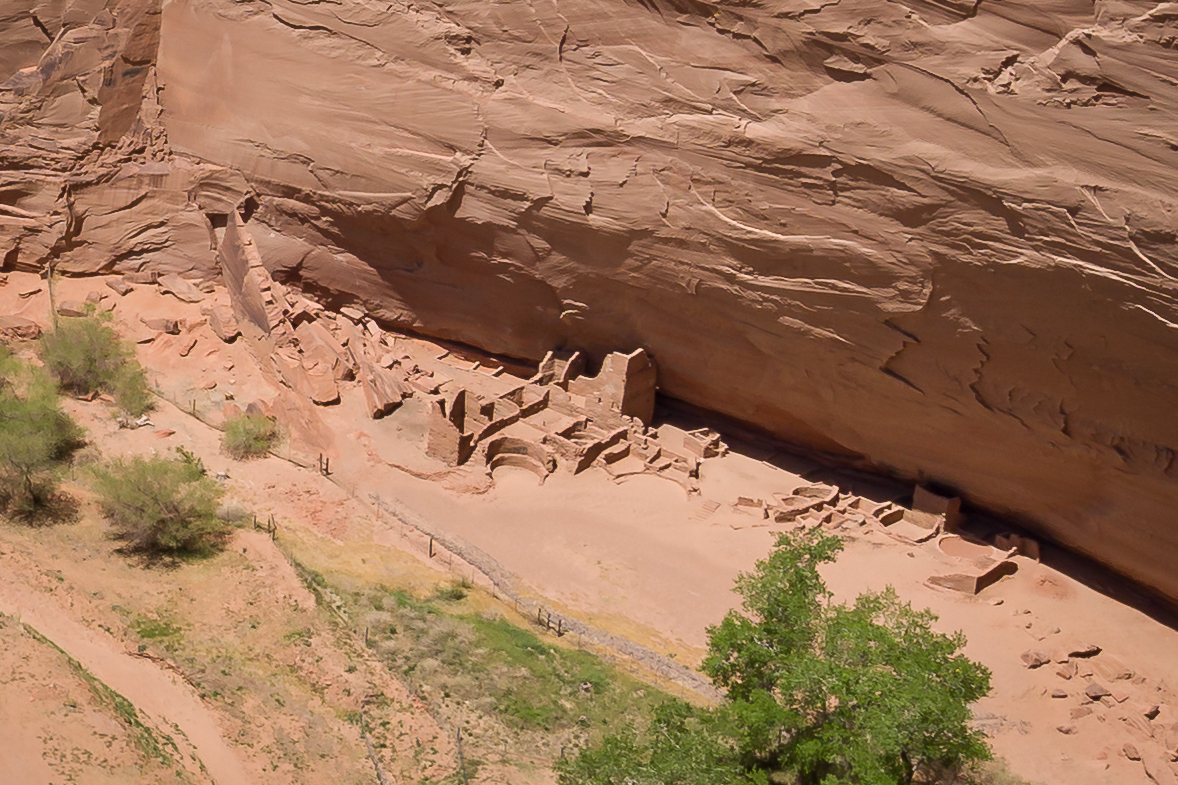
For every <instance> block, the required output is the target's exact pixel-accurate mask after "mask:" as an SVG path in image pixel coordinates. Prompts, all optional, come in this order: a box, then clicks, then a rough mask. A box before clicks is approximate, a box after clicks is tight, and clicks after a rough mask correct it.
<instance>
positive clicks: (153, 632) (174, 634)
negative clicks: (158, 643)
mask: <svg viewBox="0 0 1178 785" xmlns="http://www.w3.org/2000/svg"><path fill="white" fill-rule="evenodd" d="M131 627H132V628H133V629H134V630H135V632H137V633H138V634H139V637H140V638H144V639H146V640H158V639H160V638H178V637H179V636H180V635H181V634H182V633H183V630H181V629H180V627H178V626H176V625H175V624H172V623H171V622H168V621H163V620H161V619H136V620H135V621H134V622H132V623H131Z"/></svg>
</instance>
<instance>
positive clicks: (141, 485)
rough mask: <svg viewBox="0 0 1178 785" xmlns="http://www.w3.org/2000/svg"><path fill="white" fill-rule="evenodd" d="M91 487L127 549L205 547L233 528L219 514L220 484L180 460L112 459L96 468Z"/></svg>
mask: <svg viewBox="0 0 1178 785" xmlns="http://www.w3.org/2000/svg"><path fill="white" fill-rule="evenodd" d="M94 490H95V491H96V492H97V494H98V504H99V507H100V508H101V509H102V512H103V514H104V515H106V517H107V519H108V520H109V521H110V522H111V525H112V527H113V529H114V534H115V536H116V537H117V538H118V539H121V540H123V541H124V542H125V543H126V544H127V548H128V550H131V551H138V552H144V553H152V554H184V553H190V554H203V553H208V552H209V551H210V550H211V549H212V548H214V547H215V546H217V545H219V544H220V543H221V542H222V541H223V540H224V538H225V536H226V535H227V534H228V533H229V532H230V531H231V530H232V527H231V526H230V525H229V524H227V523H226V522H224V521H222V520H221V519H220V518H218V517H217V505H218V502H219V501H220V498H221V495H222V493H223V490H222V489H221V488H220V487H219V486H218V485H217V483H216V482H215V481H213V480H212V479H210V478H208V477H205V476H204V475H202V474H201V473H200V471H199V469H197V468H196V467H195V466H193V465H192V464H190V463H187V462H185V461H182V460H172V459H168V458H140V457H136V458H130V459H119V460H114V461H111V462H109V463H107V464H105V465H104V466H101V467H99V468H97V469H95V470H94Z"/></svg>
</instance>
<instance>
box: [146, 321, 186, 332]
mask: <svg viewBox="0 0 1178 785" xmlns="http://www.w3.org/2000/svg"><path fill="white" fill-rule="evenodd" d="M140 321H141V322H143V323H144V324H145V325H147V326H148V327H150V328H151V329H153V330H156V331H158V332H161V333H167V334H168V335H179V334H180V322H179V321H177V320H176V319H165V318H158V319H140Z"/></svg>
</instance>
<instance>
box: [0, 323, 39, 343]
mask: <svg viewBox="0 0 1178 785" xmlns="http://www.w3.org/2000/svg"><path fill="white" fill-rule="evenodd" d="M40 337H41V325H39V324H37V323H36V322H34V321H33V320H32V319H26V318H25V317H23V316H0V343H14V342H16V341H35V340H36V339H37V338H40Z"/></svg>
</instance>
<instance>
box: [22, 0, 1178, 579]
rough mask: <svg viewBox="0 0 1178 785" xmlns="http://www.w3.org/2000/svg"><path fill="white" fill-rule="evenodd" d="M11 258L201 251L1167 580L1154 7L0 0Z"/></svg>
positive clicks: (1169, 161) (1172, 405)
mask: <svg viewBox="0 0 1178 785" xmlns="http://www.w3.org/2000/svg"><path fill="white" fill-rule="evenodd" d="M2 13H3V15H4V18H2V19H0V114H2V115H3V119H2V120H0V145H2V149H0V162H2V164H3V166H2V167H0V254H2V255H3V258H4V264H5V266H6V267H9V268H12V267H21V268H35V267H41V266H45V265H46V264H47V263H52V264H53V265H54V266H55V267H56V269H58V270H61V271H64V272H73V273H85V272H94V271H100V270H101V271H109V270H132V269H134V270H140V269H156V270H159V271H161V272H177V273H181V274H184V275H187V276H190V277H200V276H213V275H217V274H219V271H218V268H217V262H216V259H217V255H216V249H217V246H218V244H219V243H220V242H221V238H222V237H223V235H224V227H225V226H226V225H227V223H229V222H230V220H231V214H233V213H236V216H234V217H232V221H233V222H234V223H236V222H237V221H238V220H240V221H242V222H243V223H242V227H243V229H244V230H245V231H247V232H248V233H249V234H250V236H251V237H252V238H253V242H254V243H255V246H256V248H257V250H258V252H259V253H260V254H261V258H262V261H263V263H264V265H265V266H266V267H267V269H268V270H269V271H270V272H271V274H273V275H274V276H275V278H277V279H278V280H280V281H283V282H286V283H289V284H294V285H297V286H300V287H302V288H303V289H304V290H306V291H307V292H311V293H314V294H316V295H317V296H318V297H319V299H321V300H322V301H323V302H325V303H326V304H329V305H331V306H333V307H341V306H344V305H354V306H357V307H360V308H362V309H364V310H366V311H367V312H369V313H370V314H372V315H373V316H375V317H376V318H377V319H379V320H380V321H382V322H384V323H386V324H390V325H395V326H399V327H402V328H408V329H412V330H416V331H420V332H423V333H428V334H430V335H433V336H438V337H443V338H448V339H454V340H459V341H464V342H467V343H471V344H475V345H477V346H480V347H483V348H484V349H487V350H489V351H493V352H498V353H503V354H508V355H513V356H516V357H520V358H528V359H532V360H539V359H540V358H541V357H542V356H543V355H544V353H545V352H546V351H547V350H549V349H551V348H554V347H563V348H570V349H580V350H583V351H585V352H587V353H588V355H589V356H590V357H592V358H596V359H598V360H600V358H602V357H603V356H604V355H605V354H606V353H607V352H609V351H612V350H616V349H623V350H627V351H628V350H630V349H632V348H634V347H637V346H642V347H645V348H646V349H647V351H649V353H650V354H651V355H652V356H653V357H654V358H655V360H656V361H657V364H658V368H659V378H660V386H661V389H662V391H663V392H664V393H665V394H666V395H669V396H673V397H675V398H678V399H681V400H684V401H688V402H690V403H693V404H696V405H699V406H702V407H705V408H708V409H712V410H715V411H718V412H722V413H724V414H726V415H729V416H731V417H735V418H738V419H740V420H743V421H746V422H749V423H752V424H755V425H757V426H759V427H761V428H764V429H766V430H768V431H770V432H772V433H775V434H777V435H779V436H781V437H784V438H787V439H790V440H792V441H795V442H798V443H802V444H805V445H808V446H810V447H814V448H818V449H822V450H826V451H829V452H834V453H839V454H842V455H844V456H849V457H855V458H860V459H864V460H868V461H870V462H872V463H873V464H875V465H877V466H880V467H884V468H886V469H888V470H891V471H894V472H897V473H899V474H903V475H906V476H909V477H913V478H919V479H921V480H923V481H925V482H933V483H940V484H941V485H944V486H946V487H949V488H952V489H955V490H956V491H958V492H960V493H962V494H963V495H964V496H965V497H966V498H967V499H968V500H970V501H972V502H974V503H977V504H981V505H985V506H987V507H989V508H991V509H994V510H996V511H999V512H1004V513H1009V514H1014V515H1017V516H1020V517H1021V518H1023V519H1024V520H1026V521H1027V522H1028V523H1029V524H1031V525H1033V526H1034V527H1036V528H1037V529H1039V530H1040V531H1041V532H1044V533H1046V534H1049V535H1050V536H1051V537H1053V538H1055V539H1056V540H1058V541H1060V542H1062V543H1064V544H1066V545H1069V546H1071V547H1074V548H1076V549H1078V550H1080V551H1083V552H1085V553H1087V554H1089V555H1091V556H1094V557H1095V558H1097V559H1099V560H1101V561H1102V562H1104V563H1106V564H1108V565H1110V566H1111V567H1113V568H1115V569H1117V570H1119V571H1121V572H1123V573H1125V574H1127V575H1129V576H1131V577H1133V578H1135V579H1137V580H1139V581H1141V582H1142V583H1144V584H1145V585H1147V586H1150V587H1152V588H1153V589H1155V590H1156V591H1158V592H1159V593H1161V594H1163V595H1165V596H1168V597H1169V598H1171V599H1178V572H1175V571H1174V570H1173V569H1172V567H1171V565H1172V563H1173V560H1174V559H1175V558H1176V557H1178V525H1176V523H1175V513H1174V510H1175V508H1176V506H1178V465H1176V463H1175V450H1178V413H1176V412H1178V307H1176V300H1178V245H1176V243H1175V240H1176V236H1178V196H1176V194H1178V131H1176V130H1175V129H1178V122H1176V121H1178V114H1176V111H1175V110H1176V102H1178V53H1176V52H1175V47H1176V45H1178V43H1176V42H1178V4H1165V3H1163V4H1156V3H1152V2H1144V3H1143V2H1115V1H1114V2H1109V1H1106V0H1097V1H1096V2H1095V3H1093V2H1091V1H1090V0H1087V1H1083V2H1081V1H1080V0H1047V1H1046V2H1042V1H1036V2H1030V0H980V1H978V0H973V1H971V2H954V1H953V0H944V2H934V1H933V0H910V1H908V2H891V3H879V2H860V1H858V0H781V1H774V0H743V1H741V2H736V1H735V0H733V1H731V2H704V1H703V0H593V1H592V2H589V0H563V2H557V0H528V1H527V2H485V0H480V1H479V2H475V1H474V0H436V1H435V2H424V3H408V2H401V1H400V0H394V1H393V2H391V3H390V2H380V3H376V2H367V1H366V0H350V1H349V2H346V3H343V2H330V1H327V0H323V1H320V2H315V1H313V0H312V1H311V2H307V1H306V0H297V1H296V0H272V2H265V1H264V0H244V1H242V2H231V1H230V0H171V1H170V2H167V3H166V4H164V5H163V6H162V7H160V6H159V5H157V4H156V3H155V2H153V1H152V0H121V2H116V0H110V2H108V3H107V4H106V5H105V6H104V5H103V4H102V3H101V2H100V1H96V2H85V0H78V2H74V3H72V4H71V3H69V2H67V0H56V1H54V0H42V2H39V3H36V2H33V0H11V2H9V4H8V10H6V11H4V12H2Z"/></svg>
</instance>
